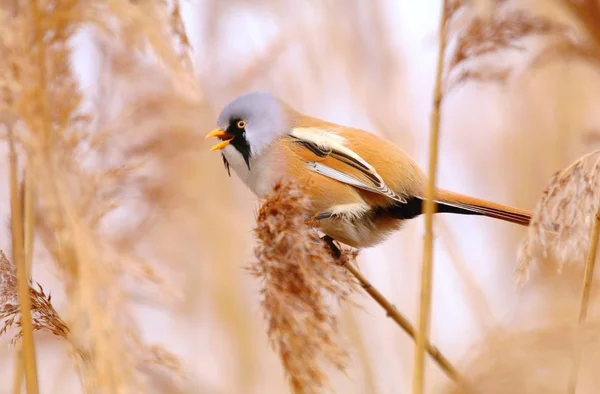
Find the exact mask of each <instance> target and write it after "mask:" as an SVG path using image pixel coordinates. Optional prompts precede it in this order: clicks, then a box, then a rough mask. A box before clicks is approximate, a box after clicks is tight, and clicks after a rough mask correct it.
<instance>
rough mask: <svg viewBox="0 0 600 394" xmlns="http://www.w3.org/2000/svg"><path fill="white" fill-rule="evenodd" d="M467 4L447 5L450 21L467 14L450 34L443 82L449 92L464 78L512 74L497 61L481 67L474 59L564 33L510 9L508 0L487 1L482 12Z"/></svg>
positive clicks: (501, 78)
mask: <svg viewBox="0 0 600 394" xmlns="http://www.w3.org/2000/svg"><path fill="white" fill-rule="evenodd" d="M469 3H471V2H470V1H465V0H457V1H453V2H451V6H450V7H451V15H450V18H451V19H450V20H453V19H454V20H456V19H458V18H460V17H464V13H465V12H467V11H468V12H467V13H468V14H469V15H468V22H467V23H466V27H464V28H460V29H458V31H457V32H456V33H455V34H452V35H455V36H456V37H455V39H454V41H455V42H454V45H453V49H452V54H451V56H449V64H448V74H449V75H451V78H449V79H448V82H447V84H446V89H447V90H448V91H450V90H452V89H453V88H455V87H456V86H458V85H460V84H462V83H464V82H467V81H478V82H504V81H506V79H507V78H509V77H510V76H511V73H512V70H511V68H510V67H507V66H505V65H498V63H497V62H494V63H490V62H487V63H485V67H483V66H481V65H480V64H478V63H477V62H478V61H480V60H483V59H484V58H485V57H486V56H489V55H495V54H498V53H499V52H502V51H508V50H523V49H525V48H524V46H523V40H524V39H525V38H528V37H533V36H544V35H546V36H548V35H560V34H561V33H562V35H563V36H564V33H565V32H566V27H565V26H564V25H562V24H559V23H557V22H555V21H552V20H550V19H548V18H547V17H544V16H539V15H534V14H533V13H531V12H530V11H526V10H521V9H515V8H512V7H513V6H512V4H511V2H510V1H506V0H490V3H492V7H490V8H491V12H489V13H487V14H485V15H484V14H482V13H477V12H473V9H472V6H471V5H470V4H469ZM461 25H463V24H461ZM448 34H451V32H448Z"/></svg>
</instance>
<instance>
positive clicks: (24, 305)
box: [9, 138, 39, 394]
mask: <svg viewBox="0 0 600 394" xmlns="http://www.w3.org/2000/svg"><path fill="white" fill-rule="evenodd" d="M9 146H10V151H9V163H10V166H9V172H10V174H9V178H10V207H11V231H12V248H13V259H14V261H15V265H16V269H17V282H18V294H19V307H20V310H21V328H22V330H23V338H22V340H23V363H24V370H25V383H26V387H27V393H28V394H37V393H38V392H39V388H38V379H37V366H36V360H35V343H34V340H33V323H32V319H31V299H30V298H29V278H28V276H27V267H26V263H25V250H24V240H23V217H22V206H21V200H20V199H19V186H18V175H17V169H18V167H17V164H18V163H17V153H16V152H15V146H14V141H13V139H12V138H10V139H9ZM17 367H18V366H17Z"/></svg>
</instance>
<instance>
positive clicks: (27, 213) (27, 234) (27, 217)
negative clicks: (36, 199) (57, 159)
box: [23, 169, 35, 278]
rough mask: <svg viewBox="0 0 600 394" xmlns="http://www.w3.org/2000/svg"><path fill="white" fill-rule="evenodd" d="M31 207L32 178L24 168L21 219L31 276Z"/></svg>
mask: <svg viewBox="0 0 600 394" xmlns="http://www.w3.org/2000/svg"><path fill="white" fill-rule="evenodd" d="M34 213H35V211H34V209H33V178H32V175H31V171H29V170H28V169H25V187H24V190H23V220H24V222H25V231H24V234H23V236H24V238H25V266H26V267H27V277H28V278H31V266H32V264H33V242H34V241H33V235H34V228H35V216H34Z"/></svg>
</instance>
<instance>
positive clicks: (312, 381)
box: [249, 180, 357, 393]
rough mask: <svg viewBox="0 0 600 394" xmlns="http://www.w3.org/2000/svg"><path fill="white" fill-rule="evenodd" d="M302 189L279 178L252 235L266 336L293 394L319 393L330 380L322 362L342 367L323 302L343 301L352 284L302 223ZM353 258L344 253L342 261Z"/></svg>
mask: <svg viewBox="0 0 600 394" xmlns="http://www.w3.org/2000/svg"><path fill="white" fill-rule="evenodd" d="M304 190H305V189H304V187H303V186H301V185H299V184H298V183H297V182H294V181H287V180H282V181H281V182H279V183H278V184H277V185H276V186H275V187H274V189H273V192H272V194H271V195H270V196H268V197H267V199H266V201H265V202H264V203H263V204H262V205H261V207H260V209H259V211H258V216H257V218H256V223H257V227H256V228H255V230H254V233H255V235H256V238H257V245H256V248H255V255H256V258H257V260H256V262H254V263H252V264H251V265H250V266H249V270H250V272H251V273H252V274H253V275H255V276H256V277H257V278H259V279H260V281H261V283H262V288H261V292H260V293H261V298H262V300H261V305H262V307H263V309H264V314H265V318H266V320H267V325H268V329H267V335H268V336H269V339H270V341H271V344H272V346H273V347H274V349H275V350H276V351H277V352H278V353H279V357H280V359H281V361H282V363H283V366H284V369H285V372H286V374H287V376H288V378H289V382H290V387H291V389H292V391H293V392H294V393H313V392H322V390H324V389H326V388H327V387H328V380H327V377H326V375H325V372H324V371H323V369H322V364H321V363H322V362H323V361H329V362H331V363H332V364H333V365H334V366H336V367H337V368H338V369H340V370H342V371H343V370H344V369H345V365H346V358H347V352H346V351H345V350H344V349H343V347H342V346H341V345H340V343H339V328H338V318H337V316H335V315H334V313H333V311H332V309H331V306H330V305H328V303H327V298H331V299H334V300H339V301H347V300H348V297H349V296H350V294H351V293H352V292H353V291H354V290H355V289H356V288H357V285H356V282H355V281H354V280H353V279H352V277H351V276H350V274H349V273H348V272H347V271H346V269H345V268H344V267H343V265H340V261H336V260H335V259H334V258H333V257H332V255H331V252H330V250H329V249H328V248H327V246H326V245H325V243H324V242H323V241H321V239H320V237H319V235H318V233H317V232H316V231H315V230H314V229H312V228H310V227H309V226H307V225H306V223H305V221H306V219H307V218H308V217H309V215H310V213H309V212H310V200H309V199H308V197H307V196H306V194H305V192H304ZM354 257H355V254H353V253H352V252H344V253H343V255H342V263H343V262H344V261H348V260H349V259H352V258H354Z"/></svg>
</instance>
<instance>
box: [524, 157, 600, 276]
mask: <svg viewBox="0 0 600 394" xmlns="http://www.w3.org/2000/svg"><path fill="white" fill-rule="evenodd" d="M599 195H600V152H599V151H596V152H592V153H589V154H587V155H585V156H583V157H581V158H580V159H578V160H577V161H575V162H574V163H573V164H571V165H570V166H568V167H567V168H565V169H564V170H562V171H558V172H557V173H556V174H555V175H554V177H553V178H552V180H551V182H550V184H549V185H548V186H547V188H546V190H545V191H544V194H543V195H542V197H541V199H540V200H539V201H538V204H537V206H536V208H535V211H534V215H533V219H532V222H531V225H530V226H529V230H528V235H527V237H526V239H525V241H524V242H523V244H522V245H521V248H520V251H519V266H518V268H517V271H516V274H517V279H518V280H519V281H521V282H522V281H525V280H527V279H528V278H529V276H530V272H531V270H532V269H543V270H545V271H546V272H547V270H548V269H552V266H554V268H555V269H558V270H559V271H560V270H561V269H562V268H563V266H564V265H565V264H580V265H581V267H583V264H584V263H585V261H586V256H587V254H588V251H589V250H590V235H591V229H592V226H593V224H594V221H595V219H596V213H597V212H598V207H599V206H600V198H599V197H598V196H599Z"/></svg>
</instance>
